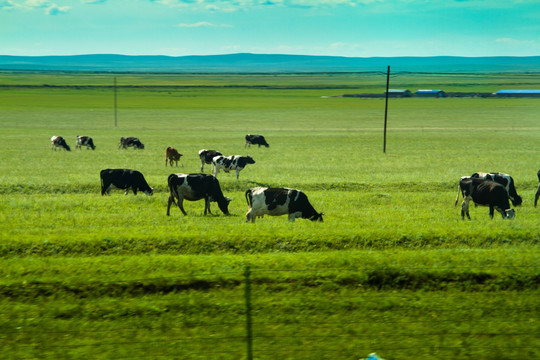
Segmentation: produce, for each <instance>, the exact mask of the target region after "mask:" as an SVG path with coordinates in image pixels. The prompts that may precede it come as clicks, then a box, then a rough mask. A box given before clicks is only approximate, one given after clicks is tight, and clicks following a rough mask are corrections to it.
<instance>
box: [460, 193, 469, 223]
mask: <svg viewBox="0 0 540 360" xmlns="http://www.w3.org/2000/svg"><path fill="white" fill-rule="evenodd" d="M470 200H471V198H470V197H469V196H466V197H465V198H464V199H463V202H462V203H461V220H464V219H465V215H467V218H468V219H469V220H471V216H470V215H469V201H470Z"/></svg>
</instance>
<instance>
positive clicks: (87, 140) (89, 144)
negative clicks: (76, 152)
mask: <svg viewBox="0 0 540 360" xmlns="http://www.w3.org/2000/svg"><path fill="white" fill-rule="evenodd" d="M83 146H86V150H88V149H92V150H96V146H95V145H94V140H92V138H91V137H90V136H79V135H77V145H75V149H82V147H83Z"/></svg>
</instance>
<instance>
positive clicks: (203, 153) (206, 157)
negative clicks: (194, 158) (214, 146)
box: [199, 149, 223, 172]
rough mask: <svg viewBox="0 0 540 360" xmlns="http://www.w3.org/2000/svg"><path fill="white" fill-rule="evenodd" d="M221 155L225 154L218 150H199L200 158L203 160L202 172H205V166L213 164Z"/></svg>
mask: <svg viewBox="0 0 540 360" xmlns="http://www.w3.org/2000/svg"><path fill="white" fill-rule="evenodd" d="M219 155H223V154H222V153H220V152H219V151H216V150H206V149H201V150H199V158H200V159H201V172H204V164H212V159H213V158H214V157H216V156H219Z"/></svg>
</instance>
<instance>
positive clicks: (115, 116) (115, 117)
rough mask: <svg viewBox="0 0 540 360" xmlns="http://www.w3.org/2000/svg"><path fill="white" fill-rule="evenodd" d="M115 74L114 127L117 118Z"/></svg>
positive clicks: (116, 123)
mask: <svg viewBox="0 0 540 360" xmlns="http://www.w3.org/2000/svg"><path fill="white" fill-rule="evenodd" d="M116 113H117V111H116V76H115V77H114V127H118V119H117V115H116Z"/></svg>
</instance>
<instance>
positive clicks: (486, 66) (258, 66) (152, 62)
mask: <svg viewBox="0 0 540 360" xmlns="http://www.w3.org/2000/svg"><path fill="white" fill-rule="evenodd" d="M387 66H391V67H392V70H393V71H410V72H458V73H459V72H540V56H491V57H461V56H429V57H415V56H400V57H344V56H317V55H290V54H252V53H235V54H221V55H187V56H167V55H121V54H86V55H48V56H16V55H0V70H2V71H91V72H173V73H187V72H210V73H212V72H215V73H220V72H245V73H250V72H268V73H280V72H285V73H287V72H289V73H295V72H300V73H301V72H368V71H386V69H387Z"/></svg>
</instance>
